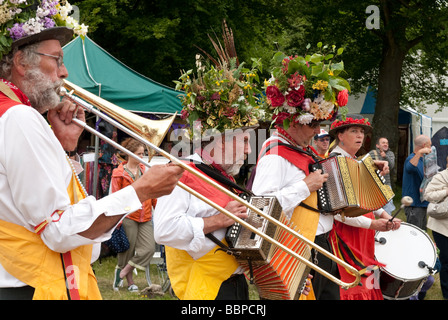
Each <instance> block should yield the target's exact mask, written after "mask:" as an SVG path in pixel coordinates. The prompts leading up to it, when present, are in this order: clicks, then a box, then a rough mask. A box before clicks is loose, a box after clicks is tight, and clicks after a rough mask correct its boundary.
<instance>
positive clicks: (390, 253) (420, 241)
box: [375, 222, 437, 281]
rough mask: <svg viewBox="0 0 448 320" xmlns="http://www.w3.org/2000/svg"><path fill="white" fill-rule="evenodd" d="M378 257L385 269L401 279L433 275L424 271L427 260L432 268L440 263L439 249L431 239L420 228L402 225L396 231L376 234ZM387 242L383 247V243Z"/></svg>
mask: <svg viewBox="0 0 448 320" xmlns="http://www.w3.org/2000/svg"><path fill="white" fill-rule="evenodd" d="M375 239H376V240H377V241H375V258H376V260H377V261H378V262H381V263H383V264H385V265H386V266H385V267H383V268H381V269H382V270H383V271H385V272H387V273H389V274H391V275H392V276H394V277H395V278H397V279H401V280H404V281H408V280H418V279H421V278H424V277H427V276H428V275H429V271H428V268H426V267H425V268H421V267H420V266H419V262H420V261H423V262H424V263H426V264H427V265H428V266H430V267H431V268H433V267H434V265H435V264H436V259H437V255H436V248H435V246H434V243H433V242H432V240H431V238H430V237H429V236H428V235H427V234H426V232H424V231H422V230H421V229H420V228H418V227H416V226H414V225H411V224H408V223H405V222H402V223H401V227H400V228H399V229H398V230H395V231H389V232H380V231H377V232H376V235H375ZM378 241H380V242H384V241H385V242H384V243H383V244H381V243H380V242H378Z"/></svg>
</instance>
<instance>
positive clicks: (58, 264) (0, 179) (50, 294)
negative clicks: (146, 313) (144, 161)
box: [0, 1, 183, 300]
mask: <svg viewBox="0 0 448 320" xmlns="http://www.w3.org/2000/svg"><path fill="white" fill-rule="evenodd" d="M14 3H15V2H14ZM14 3H13V2H8V3H7V4H6V5H8V6H10V7H11V8H8V10H11V12H14V13H12V18H11V19H14V21H22V22H23V20H19V19H24V18H25V19H26V18H27V17H32V19H30V20H28V21H27V22H25V23H22V24H19V23H16V24H14V25H13V27H11V28H10V29H8V32H10V33H9V36H10V37H11V38H12V46H11V47H9V48H5V47H3V50H4V51H3V52H6V55H5V56H3V59H2V60H1V62H0V63H1V67H0V72H1V80H0V90H1V93H0V148H1V151H0V193H1V195H2V196H1V197H0V300H2V299H101V295H100V292H99V289H98V286H97V283H96V279H95V276H94V274H93V272H92V269H91V266H90V264H91V262H92V259H95V256H97V254H98V253H99V252H98V251H99V250H96V252H95V251H94V254H92V250H93V248H97V249H98V248H99V244H100V243H101V242H102V241H105V240H107V239H108V238H110V235H111V233H112V231H113V230H114V227H115V226H116V225H117V224H118V223H119V222H120V221H121V219H123V218H124V217H125V216H126V215H127V214H129V213H131V212H133V211H135V210H137V209H139V208H140V207H141V203H142V202H143V201H145V200H146V199H148V198H156V197H158V196H161V195H166V194H168V193H170V192H171V191H172V189H173V188H174V186H175V184H176V183H177V181H178V179H179V178H180V176H181V174H182V172H183V170H182V169H181V168H178V167H176V166H166V167H165V166H163V167H158V168H151V169H150V170H148V172H147V173H146V174H145V175H144V176H143V177H142V178H143V179H139V180H138V182H136V183H134V184H133V185H132V186H129V187H128V188H126V189H123V190H122V191H120V192H117V193H114V194H113V195H110V196H108V197H105V198H103V199H100V200H96V199H95V198H93V197H91V196H87V194H86V192H85V190H84V189H83V187H82V185H81V183H80V181H79V180H78V178H77V174H76V172H75V169H74V166H73V164H72V162H71V160H69V158H68V156H67V154H66V152H69V151H73V150H74V149H75V148H76V146H77V142H78V138H79V136H80V134H81V132H82V129H80V128H79V127H78V126H77V125H75V124H73V123H72V121H71V119H72V118H73V117H77V118H78V119H80V120H83V121H84V120H85V117H84V112H83V111H82V110H81V109H77V108H76V106H75V105H74V104H73V103H71V102H69V101H65V100H64V101H62V102H61V101H60V97H59V95H58V92H59V89H60V87H61V85H62V80H63V79H64V78H66V77H67V76H68V74H67V69H66V68H65V66H64V63H63V51H62V47H61V46H62V45H64V44H66V43H67V42H68V41H70V40H71V39H72V38H73V35H74V30H73V29H72V28H73V23H70V26H71V27H67V26H65V21H64V19H65V18H66V15H64V13H65V12H66V11H67V10H62V9H69V4H68V3H67V2H65V6H61V5H60V4H59V3H58V1H54V2H52V3H51V4H49V3H46V4H45V5H46V6H49V5H50V6H53V5H55V7H54V8H50V9H49V8H47V7H45V10H43V9H42V8H40V7H38V8H36V7H33V6H32V7H29V8H27V9H26V10H25V9H23V10H17V9H18V8H15V7H14V6H15V5H14ZM37 5H38V6H41V5H42V4H40V1H38V3H37ZM56 5H57V6H56ZM47 9H48V10H47ZM32 10H35V11H32ZM44 13H45V14H48V16H46V17H42V14H44ZM22 14H23V15H24V16H23V17H21V15H22ZM29 14H30V15H29ZM56 15H57V16H58V19H55V17H56ZM34 17H35V18H34ZM56 21H57V22H58V23H60V24H63V25H56ZM44 22H45V23H44ZM31 24H33V25H34V24H40V25H39V28H38V27H37V26H34V28H31V27H30V25H31ZM26 25H28V28H27V29H25V28H24V27H25V26H26ZM84 28H85V27H84V26H79V25H78V24H77V23H75V30H76V31H79V30H82V29H84ZM30 30H33V31H31V32H35V33H32V34H27V33H26V32H30ZM47 111H48V115H47V117H48V121H49V122H50V125H51V127H50V125H49V124H48V123H47V121H46V119H45V118H44V117H43V116H42V115H41V114H43V113H45V112H47Z"/></svg>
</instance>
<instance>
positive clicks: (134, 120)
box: [64, 80, 177, 157]
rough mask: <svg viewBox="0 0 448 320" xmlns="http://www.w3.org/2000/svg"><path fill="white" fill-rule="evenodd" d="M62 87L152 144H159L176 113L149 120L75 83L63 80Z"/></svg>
mask: <svg viewBox="0 0 448 320" xmlns="http://www.w3.org/2000/svg"><path fill="white" fill-rule="evenodd" d="M64 87H65V89H66V90H67V91H69V92H73V94H74V95H76V96H78V97H79V98H81V99H83V100H85V101H86V102H88V103H90V104H92V105H93V106H94V107H96V108H98V109H99V110H100V111H102V112H104V113H106V114H108V115H109V116H111V117H112V118H114V119H116V120H118V121H119V122H120V123H121V124H123V125H124V126H126V127H128V128H130V129H131V130H132V131H134V132H135V133H137V134H138V135H140V136H142V137H144V138H145V139H146V140H148V141H149V142H151V143H152V144H153V145H156V146H160V144H161V143H162V141H163V139H164V138H165V136H166V134H167V133H168V130H169V129H170V127H171V125H172V123H173V121H174V119H175V118H176V114H177V113H176V114H174V115H173V116H171V117H168V118H166V119H162V120H150V119H146V118H143V117H141V116H139V115H137V114H134V113H132V112H130V111H128V110H126V109H123V108H121V107H119V106H117V105H115V104H113V103H111V102H109V101H107V100H105V99H103V98H101V97H98V96H96V95H94V94H93V93H91V92H89V91H87V90H85V89H83V88H81V87H79V86H77V85H76V84H74V83H72V82H70V81H67V80H64ZM149 151H150V152H149V155H150V157H151V155H153V154H154V151H153V150H152V149H151V150H149Z"/></svg>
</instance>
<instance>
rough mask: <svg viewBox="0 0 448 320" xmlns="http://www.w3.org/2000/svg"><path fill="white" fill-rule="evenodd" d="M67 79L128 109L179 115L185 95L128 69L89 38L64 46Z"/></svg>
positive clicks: (79, 39)
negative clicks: (180, 98) (182, 97)
mask: <svg viewBox="0 0 448 320" xmlns="http://www.w3.org/2000/svg"><path fill="white" fill-rule="evenodd" d="M63 50H64V64H65V66H66V67H67V70H68V72H69V76H68V78H67V80H69V81H70V82H73V83H74V84H76V85H78V86H80V87H81V88H83V89H86V90H87V91H89V92H91V93H93V94H95V95H97V96H100V97H101V98H103V99H106V100H107V101H109V102H111V103H113V104H116V105H117V106H120V107H122V108H124V109H126V110H129V111H133V112H138V113H157V114H174V113H175V112H178V113H180V111H181V109H182V105H181V103H180V100H179V95H180V94H182V92H179V91H175V90H174V89H172V88H170V87H167V86H165V85H162V84H160V83H157V82H155V81H153V80H151V79H149V78H147V77H145V76H143V75H141V74H139V73H138V72H136V71H134V70H132V69H131V68H129V67H127V66H126V65H124V64H123V63H121V62H120V61H118V60H117V59H116V58H114V57H113V56H111V55H110V54H109V53H108V52H107V51H105V50H104V49H103V48H101V47H100V46H98V45H97V44H96V43H95V42H93V41H92V40H91V39H89V38H88V37H85V39H84V41H83V40H82V39H81V38H80V37H77V38H76V39H74V40H73V41H71V42H70V43H68V44H67V45H65V46H64V48H63Z"/></svg>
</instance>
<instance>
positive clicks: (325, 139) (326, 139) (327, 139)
mask: <svg viewBox="0 0 448 320" xmlns="http://www.w3.org/2000/svg"><path fill="white" fill-rule="evenodd" d="M317 140H319V141H321V142H323V141H330V138H328V137H327V138H319V139H317Z"/></svg>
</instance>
